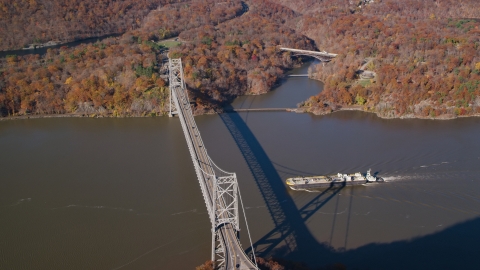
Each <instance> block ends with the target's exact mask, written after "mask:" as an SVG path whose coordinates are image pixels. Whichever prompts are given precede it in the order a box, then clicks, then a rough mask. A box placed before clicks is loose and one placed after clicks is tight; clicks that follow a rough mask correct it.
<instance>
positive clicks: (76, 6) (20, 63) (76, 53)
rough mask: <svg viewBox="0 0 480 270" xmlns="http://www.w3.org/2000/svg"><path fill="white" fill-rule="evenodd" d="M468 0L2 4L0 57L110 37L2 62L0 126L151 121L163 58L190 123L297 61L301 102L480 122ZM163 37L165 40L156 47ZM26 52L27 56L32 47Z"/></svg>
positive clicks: (475, 26) (273, 80)
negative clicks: (327, 58) (36, 119)
mask: <svg viewBox="0 0 480 270" xmlns="http://www.w3.org/2000/svg"><path fill="white" fill-rule="evenodd" d="M477 5H478V2H477V1H476V0H457V1H453V0H437V1H428V2H425V1H421V0H405V1H395V0H374V1H372V0H357V1H344V0H331V1H315V0H298V1H287V0H269V1H267V0H251V1H236V0H227V1H216V0H208V1H166V0H159V1H153V0H140V1H131V0H122V1H113V0H102V1H91V0H84V1H78V0H54V1H46V0H31V1H6V0H0V25H1V26H2V27H0V32H1V34H0V49H1V50H12V49H21V48H25V47H28V46H36V45H39V46H41V45H42V44H45V43H47V42H49V41H55V42H59V43H65V42H69V41H77V40H82V39H85V38H91V37H100V36H106V35H107V36H108V35H113V34H116V35H117V36H115V37H110V38H105V39H101V40H99V41H98V42H95V43H90V44H80V45H78V46H71V47H67V46H64V47H61V48H51V49H48V50H46V53H44V54H34V53H32V54H28V55H24V56H20V55H15V54H9V55H7V56H6V57H3V58H0V116H1V117H8V116H34V115H61V114H78V115H97V116H150V115H164V114H165V112H166V111H167V110H168V102H167V99H168V95H169V94H168V89H167V87H168V82H167V81H166V76H165V75H166V74H167V73H166V72H167V71H166V69H165V65H164V63H165V60H166V57H167V56H166V52H167V50H168V51H169V53H170V56H173V57H181V58H182V62H183V66H184V74H185V81H186V84H187V88H188V91H189V96H190V97H191V99H192V100H193V101H194V103H195V106H194V107H195V112H196V113H197V114H202V113H212V112H221V111H222V108H223V107H224V106H225V105H227V104H229V103H230V102H231V101H232V100H233V99H234V98H235V97H237V96H239V95H246V94H262V93H266V92H268V91H270V90H272V89H273V88H274V86H275V85H276V84H278V83H279V81H280V79H281V78H282V77H283V76H284V74H285V73H286V72H287V71H288V70H290V69H292V68H293V67H294V66H295V65H297V64H299V63H300V62H301V61H302V60H305V59H301V58H297V57H292V55H291V53H290V52H285V51H280V50H279V46H284V47H290V48H296V49H304V50H321V51H323V50H324V51H327V52H331V53H335V54H338V56H337V57H336V58H334V59H333V60H332V61H331V62H328V63H323V64H317V65H315V66H314V67H313V68H311V70H310V71H309V73H310V74H309V76H310V77H311V78H313V79H317V80H321V81H323V82H324V90H323V91H322V92H320V93H319V94H318V95H316V96H313V97H311V98H309V99H308V100H306V101H305V102H303V103H302V104H299V106H300V107H301V109H302V110H304V111H307V112H312V113H315V114H325V113H330V112H333V111H336V110H342V109H357V110H364V111H369V112H374V113H377V114H378V115H379V116H381V117H386V118H414V117H415V118H435V119H439V118H440V119H442V118H444V119H448V118H455V117H458V116H473V115H480V86H479V85H480V9H478V7H477ZM167 39H169V41H166V40H167ZM32 44H33V45H32Z"/></svg>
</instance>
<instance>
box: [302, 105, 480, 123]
mask: <svg viewBox="0 0 480 270" xmlns="http://www.w3.org/2000/svg"><path fill="white" fill-rule="evenodd" d="M341 111H360V112H366V113H373V114H375V115H377V116H378V117H379V118H382V119H424V120H453V119H458V118H469V117H480V113H475V114H471V115H454V114H442V115H440V116H437V117H431V116H420V115H415V114H405V115H402V116H400V117H390V116H385V115H383V114H382V113H380V112H377V111H373V110H368V109H366V108H365V107H363V106H358V105H352V106H344V107H339V108H336V109H334V110H330V111H328V110H319V109H314V108H311V107H300V108H298V109H296V110H295V112H296V113H312V114H314V115H328V114H332V113H336V112H341Z"/></svg>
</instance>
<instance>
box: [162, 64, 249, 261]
mask: <svg viewBox="0 0 480 270" xmlns="http://www.w3.org/2000/svg"><path fill="white" fill-rule="evenodd" d="M168 64H169V80H170V85H169V88H170V111H169V115H170V116H173V115H174V114H177V115H178V116H179V118H180V123H181V124H182V129H183V132H184V135H185V138H186V140H187V145H188V150H189V152H190V156H191V158H192V161H193V165H194V168H195V173H196V175H197V178H198V181H199V183H200V188H201V190H202V194H203V198H204V200H205V204H206V206H207V210H208V215H209V218H210V222H211V224H212V229H211V232H212V257H211V259H212V261H213V262H214V263H215V266H216V267H217V268H219V269H228V270H230V269H239V270H244V269H245V270H246V269H258V268H257V266H256V263H253V262H252V261H251V260H250V259H249V258H248V256H247V255H246V254H245V251H244V250H243V248H242V247H241V244H240V240H239V232H240V226H239V212H238V207H239V202H240V205H242V208H243V204H242V200H241V196H240V190H239V188H238V182H237V175H236V174H235V173H231V172H226V171H224V170H222V169H220V168H219V167H218V166H217V165H216V164H215V163H214V162H213V161H212V159H211V158H210V156H209V155H208V153H207V150H206V148H205V146H204V144H203V141H202V137H201V136H200V131H199V130H198V127H197V125H196V123H195V120H194V118H193V114H192V108H191V106H190V102H189V98H188V94H187V91H186V87H185V81H184V80H183V69H182V61H181V59H170V58H169V63H168ZM243 213H244V214H245V211H243ZM246 221H247V220H246V218H245V223H246ZM247 232H248V225H247ZM253 256H254V257H255V254H254V253H253Z"/></svg>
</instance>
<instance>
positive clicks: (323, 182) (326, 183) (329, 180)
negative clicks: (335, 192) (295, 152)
mask: <svg viewBox="0 0 480 270" xmlns="http://www.w3.org/2000/svg"><path fill="white" fill-rule="evenodd" d="M370 172H371V169H369V170H368V171H367V173H366V174H361V173H359V172H357V173H353V174H341V173H337V174H333V175H320V176H308V177H303V176H302V177H300V176H297V177H292V178H288V179H287V180H286V181H285V182H286V183H287V185H288V186H289V187H290V188H291V189H293V190H297V189H306V188H326V187H334V186H355V185H364V184H367V183H373V182H384V180H383V178H381V177H376V176H373V175H372V174H371V173H370Z"/></svg>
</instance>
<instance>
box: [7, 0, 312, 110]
mask: <svg viewBox="0 0 480 270" xmlns="http://www.w3.org/2000/svg"><path fill="white" fill-rule="evenodd" d="M257 2H258V3H257V4H255V3H254V4H253V5H251V6H252V7H254V10H252V11H251V12H247V13H245V12H246V11H247V8H246V6H245V4H242V3H241V1H215V0H209V1H192V2H189V3H188V4H185V3H180V4H178V3H175V4H169V5H165V6H163V7H162V8H160V9H158V10H155V11H153V12H151V13H150V14H148V15H147V16H146V17H145V19H144V20H143V22H142V24H141V25H140V27H139V28H137V29H135V30H131V31H127V32H126V33H125V34H123V35H122V36H120V37H117V38H109V39H105V40H103V41H102V42H98V43H95V44H90V45H86V44H83V45H79V46H76V47H73V48H67V47H62V48H60V49H49V50H48V53H47V54H46V55H42V56H40V55H28V56H15V55H11V56H7V57H6V58H3V59H0V114H1V115H2V116H8V115H10V116H13V115H32V114H63V113H78V114H96V115H113V116H116V115H118V116H122V115H123V116H125V115H150V114H156V115H158V114H163V113H164V112H165V111H166V110H167V109H168V107H167V106H168V105H166V100H167V97H168V92H167V90H166V87H165V85H166V82H165V81H164V80H163V79H162V78H161V75H162V74H164V72H165V70H164V69H162V68H163V64H164V63H163V61H164V60H165V55H164V54H162V51H164V48H163V47H162V45H160V44H158V43H157V41H159V40H162V39H164V38H167V37H171V36H176V35H178V34H179V35H180V38H182V39H183V40H184V42H183V44H182V45H181V46H180V47H178V48H174V49H172V52H171V53H173V54H176V55H177V56H182V58H183V61H184V68H185V75H186V82H187V86H188V88H189V90H191V91H192V95H191V96H192V97H194V98H195V100H196V101H197V104H198V106H196V111H197V113H202V112H210V111H212V109H220V107H221V106H222V105H223V104H225V102H229V101H231V100H232V98H233V97H235V96H237V95H240V94H246V93H265V92H266V91H268V90H269V89H270V88H271V87H272V86H273V85H274V84H275V83H276V82H277V80H278V79H279V78H280V77H281V76H282V74H283V73H284V72H285V71H286V70H287V69H288V68H291V67H292V66H293V62H292V59H291V58H290V57H289V56H288V55H286V54H284V53H280V52H279V51H278V50H277V49H276V47H275V45H278V44H287V45H291V46H296V47H301V48H310V49H314V45H313V42H311V41H310V40H309V39H307V38H305V37H303V36H302V35H299V34H297V33H295V31H293V30H291V29H289V28H287V27H285V26H282V25H281V22H280V23H277V22H278V21H279V20H280V18H279V17H278V16H277V17H275V16H273V14H270V13H269V12H268V11H267V10H265V9H266V8H267V7H265V6H264V5H262V4H260V3H261V1H257ZM278 7H279V8H281V9H285V10H288V9H286V8H283V7H281V6H278ZM244 13H245V14H244Z"/></svg>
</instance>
